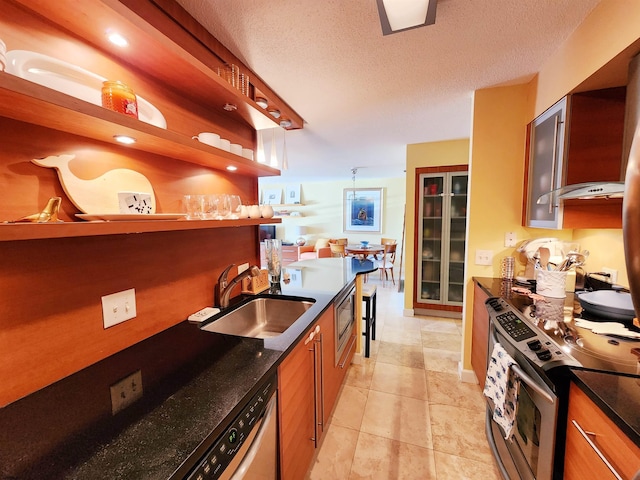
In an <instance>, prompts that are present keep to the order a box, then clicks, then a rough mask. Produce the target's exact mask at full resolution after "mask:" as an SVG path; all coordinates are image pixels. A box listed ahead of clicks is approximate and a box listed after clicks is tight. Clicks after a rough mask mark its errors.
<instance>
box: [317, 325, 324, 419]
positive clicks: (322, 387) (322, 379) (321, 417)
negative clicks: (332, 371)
mask: <svg viewBox="0 0 640 480" xmlns="http://www.w3.org/2000/svg"><path fill="white" fill-rule="evenodd" d="M318 329H320V327H319V326H318ZM319 337H320V339H319V340H317V342H318V344H319V345H320V428H321V429H322V431H324V343H323V340H324V339H323V335H322V334H320V335H319Z"/></svg>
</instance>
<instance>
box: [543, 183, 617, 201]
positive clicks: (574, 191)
mask: <svg viewBox="0 0 640 480" xmlns="http://www.w3.org/2000/svg"><path fill="white" fill-rule="evenodd" d="M623 196H624V182H587V183H575V184H573V185H566V186H564V187H562V188H558V189H556V190H552V191H550V192H548V193H545V194H544V195H541V196H540V198H538V200H537V202H536V203H538V204H540V205H546V204H548V203H549V202H551V201H552V199H554V203H555V204H556V205H558V204H559V203H560V200H569V199H584V200H587V199H592V198H622V197H623Z"/></svg>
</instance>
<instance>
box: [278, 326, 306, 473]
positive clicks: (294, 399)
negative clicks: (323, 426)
mask: <svg viewBox="0 0 640 480" xmlns="http://www.w3.org/2000/svg"><path fill="white" fill-rule="evenodd" d="M307 338H308V337H305V339H303V340H301V341H300V343H299V344H298V345H297V346H296V347H295V348H294V349H293V351H292V352H291V353H290V354H289V355H288V356H287V358H286V359H285V360H284V361H283V362H282V364H280V366H279V367H278V396H279V397H278V410H279V419H280V445H279V447H280V478H281V479H282V480H299V479H301V478H304V476H305V474H306V473H307V470H308V468H309V465H310V463H311V460H312V458H313V455H314V450H315V442H314V422H315V417H314V411H315V399H314V389H315V384H314V368H315V367H314V356H315V353H314V350H313V340H312V341H311V342H308V343H307V344H305V341H306V340H307Z"/></svg>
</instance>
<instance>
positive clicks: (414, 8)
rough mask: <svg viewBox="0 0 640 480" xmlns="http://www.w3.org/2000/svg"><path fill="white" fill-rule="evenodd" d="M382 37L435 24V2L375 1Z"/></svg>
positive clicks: (421, 0)
mask: <svg viewBox="0 0 640 480" xmlns="http://www.w3.org/2000/svg"><path fill="white" fill-rule="evenodd" d="M376 3H377V4H378V14H379V15H380V25H381V26H382V34H383V35H391V34H392V33H398V32H404V31H405V30H411V29H412V28H418V27H424V26H426V25H432V24H434V23H436V0H419V1H418V0H376Z"/></svg>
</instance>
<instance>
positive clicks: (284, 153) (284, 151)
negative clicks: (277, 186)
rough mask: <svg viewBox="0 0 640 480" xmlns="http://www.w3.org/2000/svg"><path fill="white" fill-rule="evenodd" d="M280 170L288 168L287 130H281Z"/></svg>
mask: <svg viewBox="0 0 640 480" xmlns="http://www.w3.org/2000/svg"><path fill="white" fill-rule="evenodd" d="M282 170H289V159H288V158H287V130H286V129H284V130H283V132H282Z"/></svg>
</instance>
